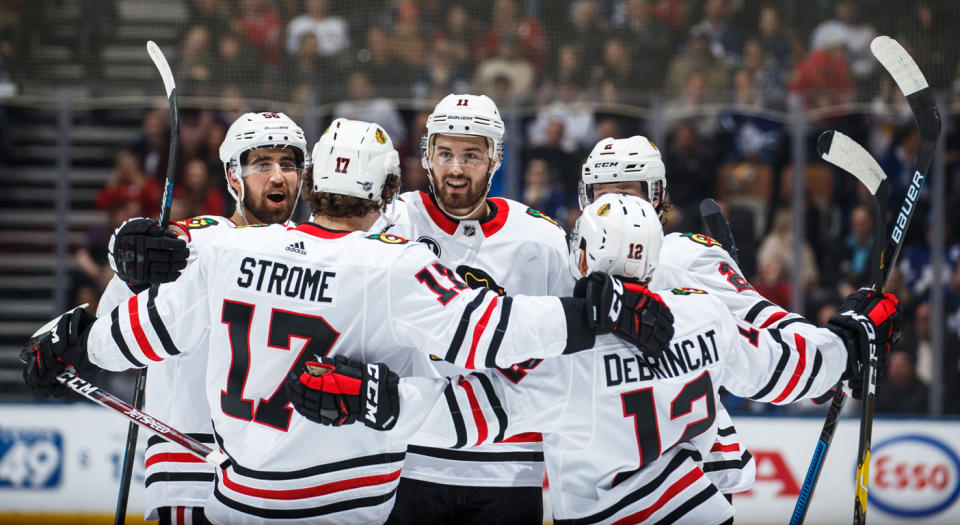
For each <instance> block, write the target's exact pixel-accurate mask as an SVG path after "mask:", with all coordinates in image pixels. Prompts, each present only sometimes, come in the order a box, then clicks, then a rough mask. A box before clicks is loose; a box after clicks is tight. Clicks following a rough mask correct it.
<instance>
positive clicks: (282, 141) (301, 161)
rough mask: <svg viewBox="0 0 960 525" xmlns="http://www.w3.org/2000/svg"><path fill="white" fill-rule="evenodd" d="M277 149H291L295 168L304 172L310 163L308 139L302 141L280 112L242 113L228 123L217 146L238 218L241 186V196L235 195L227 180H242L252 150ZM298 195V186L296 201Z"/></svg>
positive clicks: (289, 121) (291, 122) (302, 137)
mask: <svg viewBox="0 0 960 525" xmlns="http://www.w3.org/2000/svg"><path fill="white" fill-rule="evenodd" d="M280 147H287V148H290V149H292V150H293V154H294V157H295V158H296V163H297V168H298V169H300V170H303V169H304V168H305V167H306V166H307V165H309V164H310V157H309V155H308V153H309V152H308V150H307V139H306V138H304V135H303V130H302V129H300V126H298V125H297V123H296V122H294V121H293V119H291V118H290V117H288V116H286V115H284V114H283V113H272V112H263V113H244V114H243V115H240V117H239V118H238V119H237V120H235V121H233V124H230V129H228V130H227V135H226V137H224V139H223V144H220V162H223V173H224V176H225V177H227V190H228V191H229V192H230V195H232V196H233V199H234V200H235V201H236V202H237V211H238V212H239V213H240V215H241V216H242V215H243V184H241V185H240V194H237V192H236V191H235V190H234V189H233V186H231V185H230V177H231V176H232V177H233V178H234V179H235V180H238V181H239V180H240V179H241V177H243V169H242V168H243V155H244V153H246V152H248V151H250V150H251V149H254V148H280ZM301 173H302V171H301ZM231 174H232V175H231ZM299 195H300V186H299V184H298V185H297V198H299Z"/></svg>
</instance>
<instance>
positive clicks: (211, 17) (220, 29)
mask: <svg viewBox="0 0 960 525" xmlns="http://www.w3.org/2000/svg"><path fill="white" fill-rule="evenodd" d="M230 4H233V2H230ZM187 7H188V9H189V13H190V14H189V18H188V20H192V21H195V22H196V23H202V24H203V25H204V26H205V27H206V28H207V30H208V31H209V33H210V41H211V42H219V41H220V37H222V36H223V35H224V34H225V33H226V32H227V30H228V29H229V28H230V18H229V16H230V14H231V13H230V10H229V8H228V7H227V4H226V1H225V0H190V3H189V4H188V6H187Z"/></svg>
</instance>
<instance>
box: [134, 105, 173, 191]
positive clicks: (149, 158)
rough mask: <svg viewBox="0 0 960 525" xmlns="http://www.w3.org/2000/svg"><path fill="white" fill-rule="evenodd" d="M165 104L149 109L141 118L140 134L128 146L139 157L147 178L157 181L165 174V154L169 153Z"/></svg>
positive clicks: (168, 123)
mask: <svg viewBox="0 0 960 525" xmlns="http://www.w3.org/2000/svg"><path fill="white" fill-rule="evenodd" d="M168 115H169V110H168V109H167V107H166V105H164V106H163V107H159V106H158V107H156V108H154V109H152V110H150V111H149V112H148V113H147V114H146V116H145V117H144V118H143V125H142V126H141V131H142V133H141V135H140V136H139V137H137V140H136V142H134V144H133V146H132V147H131V148H130V149H131V150H132V151H133V153H135V154H136V155H137V157H139V158H140V162H141V164H140V166H141V167H142V169H143V173H144V174H146V176H147V178H151V179H155V180H157V181H159V180H163V179H164V178H166V176H167V162H168V160H169V159H168V158H167V156H168V155H170V122H169V120H168Z"/></svg>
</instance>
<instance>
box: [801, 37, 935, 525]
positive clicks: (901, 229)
mask: <svg viewBox="0 0 960 525" xmlns="http://www.w3.org/2000/svg"><path fill="white" fill-rule="evenodd" d="M870 49H871V51H873V54H874V56H875V57H876V58H877V60H879V61H880V63H881V64H882V65H883V67H884V68H885V69H886V70H887V72H889V73H890V75H891V76H892V77H893V79H894V81H895V82H896V83H897V86H899V87H900V90H901V91H902V92H903V94H904V96H905V97H906V99H907V103H909V104H910V109H911V110H912V111H913V116H914V119H915V120H916V122H917V131H918V133H919V135H920V143H919V148H918V151H917V158H916V165H915V171H914V175H913V179H912V180H911V183H910V187H909V188H908V189H907V194H906V196H905V197H904V200H903V204H902V205H901V206H900V209H899V211H898V215H897V218H896V220H895V222H894V225H893V228H892V230H891V232H890V236H889V237H887V238H886V239H885V240H884V241H883V242H881V241H880V239H881V238H882V237H883V236H884V229H885V226H886V222H885V221H883V220H881V218H883V217H884V216H885V214H884V210H885V206H886V201H887V197H886V192H887V189H886V184H885V183H883V181H884V180H885V178H886V175H885V174H884V173H883V171H882V170H881V169H880V167H879V165H877V163H876V161H875V160H874V159H873V157H872V156H870V154H869V153H867V152H866V151H865V150H863V148H862V147H861V146H860V145H859V144H857V143H856V142H854V141H853V140H851V139H849V138H848V137H846V136H844V135H843V134H841V133H835V132H827V133H824V134H823V135H821V137H820V139H819V140H818V144H817V146H818V149H819V150H821V155H822V156H823V158H824V159H825V160H827V161H828V162H831V163H833V164H836V165H837V166H839V167H841V168H843V169H845V170H846V171H848V172H850V173H852V174H854V176H856V177H857V178H858V179H860V180H861V182H863V183H864V185H866V186H867V188H868V189H870V190H871V191H870V193H871V194H872V195H874V202H875V204H876V206H877V214H876V217H877V220H876V221H875V223H874V229H875V234H874V238H875V239H876V240H875V245H874V249H873V251H872V253H871V258H872V261H871V266H872V268H871V274H872V275H871V277H872V281H873V284H874V289H876V290H878V291H882V290H883V289H884V288H886V284H887V281H889V279H890V275H891V273H892V272H893V268H894V267H895V266H896V262H897V259H898V258H899V257H900V250H901V248H902V247H903V237H904V234H905V233H906V231H907V228H908V227H909V225H910V221H911V219H912V218H913V214H914V212H915V211H916V202H917V198H918V197H919V195H920V190H921V189H922V188H923V183H924V181H925V180H926V175H927V172H928V170H929V168H930V162H931V161H932V160H933V152H934V149H935V148H936V143H937V139H938V138H939V136H940V127H941V126H940V111H939V110H938V109H937V103H936V98H935V97H934V95H933V91H932V90H931V89H930V87H929V86H928V85H927V82H926V79H924V77H923V73H921V71H920V68H918V67H917V65H916V63H915V62H914V61H913V59H912V58H911V57H910V55H909V54H908V53H907V52H906V50H904V49H903V47H902V46H901V45H900V44H899V43H897V42H896V41H895V40H893V39H892V38H890V37H886V36H879V37H877V38H875V39H874V40H873V42H871V44H870ZM828 134H829V135H828ZM824 151H826V154H825V155H824ZM878 193H879V195H878ZM880 246H883V249H882V250H881V249H880ZM875 351H876V349H875V348H871V349H870V358H869V366H866V367H864V373H863V384H864V385H866V388H867V392H866V393H865V395H864V396H863V399H862V413H861V419H860V437H859V445H858V450H857V474H856V492H855V501H854V523H857V524H862V523H865V521H866V514H867V500H868V488H869V484H870V444H871V441H872V433H873V409H874V403H875V400H876V375H877V366H878V361H877V356H876V353H875ZM838 392H839V393H838V394H837V395H836V397H834V400H833V403H832V404H831V406H830V411H829V412H828V413H827V420H826V422H825V423H824V429H823V432H822V433H821V437H820V441H819V442H818V443H817V448H816V450H815V452H814V456H813V459H812V460H811V463H810V468H809V469H808V471H807V477H806V478H805V479H804V486H803V489H802V490H801V492H800V497H799V498H798V499H797V506H796V507H795V508H794V514H793V517H792V519H791V521H790V523H791V525H794V524H799V523H802V522H803V517H804V515H805V514H806V507H807V505H808V504H809V499H810V497H811V496H812V493H813V488H814V487H815V485H816V482H817V479H818V478H819V475H820V467H821V465H822V462H823V458H824V457H825V456H826V452H827V450H828V449H829V446H830V440H831V439H832V438H833V432H834V430H835V426H836V419H837V417H838V416H839V413H840V408H842V407H843V402H844V401H845V394H843V392H842V390H839V389H838Z"/></svg>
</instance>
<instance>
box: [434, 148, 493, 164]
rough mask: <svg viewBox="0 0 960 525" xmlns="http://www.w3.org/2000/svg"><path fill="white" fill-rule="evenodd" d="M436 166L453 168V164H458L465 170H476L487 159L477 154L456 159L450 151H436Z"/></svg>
mask: <svg viewBox="0 0 960 525" xmlns="http://www.w3.org/2000/svg"><path fill="white" fill-rule="evenodd" d="M436 159H437V164H439V165H440V166H453V165H454V164H460V165H461V166H463V167H466V168H478V167H480V166H482V165H483V163H484V162H485V161H486V160H487V157H486V156H484V155H479V154H477V153H464V154H463V155H460V156H459V157H457V155H454V154H453V152H451V151H438V152H437V154H436Z"/></svg>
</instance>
